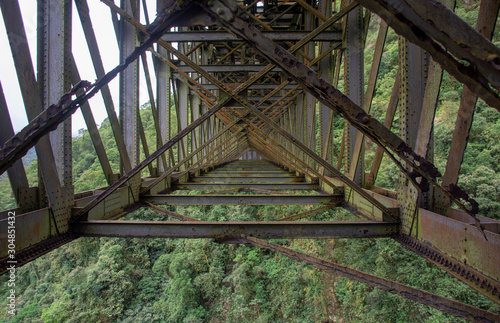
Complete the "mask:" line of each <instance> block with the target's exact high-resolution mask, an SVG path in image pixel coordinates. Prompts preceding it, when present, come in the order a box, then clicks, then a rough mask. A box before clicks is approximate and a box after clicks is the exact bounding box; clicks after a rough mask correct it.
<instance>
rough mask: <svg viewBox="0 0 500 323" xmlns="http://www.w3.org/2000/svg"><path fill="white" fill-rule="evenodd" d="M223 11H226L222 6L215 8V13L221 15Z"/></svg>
mask: <svg viewBox="0 0 500 323" xmlns="http://www.w3.org/2000/svg"><path fill="white" fill-rule="evenodd" d="M225 13H226V11H225V10H224V8H221V7H219V8H217V14H218V15H219V16H222V15H224V14H225Z"/></svg>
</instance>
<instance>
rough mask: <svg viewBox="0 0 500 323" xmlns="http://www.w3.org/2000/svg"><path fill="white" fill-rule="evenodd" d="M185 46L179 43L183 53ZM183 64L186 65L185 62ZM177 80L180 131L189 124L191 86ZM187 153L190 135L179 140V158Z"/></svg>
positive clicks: (182, 168)
mask: <svg viewBox="0 0 500 323" xmlns="http://www.w3.org/2000/svg"><path fill="white" fill-rule="evenodd" d="M181 29H182V28H181ZM185 46H186V44H185V43H181V44H179V51H180V52H181V53H183V54H184V53H185V52H186V51H187V50H186V49H185V48H184V47H185ZM182 65H184V63H183V64H182ZM176 81H177V83H176V85H177V100H178V104H177V106H176V108H177V120H178V124H177V131H178V132H180V131H181V130H182V129H184V128H186V127H187V126H188V109H189V87H188V86H187V84H186V83H184V82H181V81H180V80H176ZM187 155H188V136H186V137H185V138H182V139H181V141H180V142H179V151H178V157H179V160H183V159H184V158H185V157H186V156H187ZM186 166H189V165H183V166H181V168H180V169H179V171H184V170H185V169H186Z"/></svg>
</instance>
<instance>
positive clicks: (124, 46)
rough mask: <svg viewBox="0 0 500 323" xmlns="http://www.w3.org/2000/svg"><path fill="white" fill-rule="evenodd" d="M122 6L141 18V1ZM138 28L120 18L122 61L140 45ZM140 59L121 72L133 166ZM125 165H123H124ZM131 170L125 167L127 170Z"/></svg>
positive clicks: (136, 156) (136, 149)
mask: <svg viewBox="0 0 500 323" xmlns="http://www.w3.org/2000/svg"><path fill="white" fill-rule="evenodd" d="M121 8H122V9H123V10H125V11H126V12H127V13H128V14H130V15H131V16H133V17H134V18H136V19H139V10H140V9H139V8H140V7H139V1H138V0H121ZM138 41H139V40H138V35H137V31H136V28H135V27H134V26H132V25H130V24H129V23H128V22H127V21H126V20H125V19H123V18H122V19H120V62H123V61H124V60H125V58H126V57H128V56H129V55H130V54H131V53H132V52H133V51H134V49H135V47H136V46H137V45H138ZM138 73H139V61H138V60H136V61H135V62H133V63H132V64H130V65H129V66H128V67H127V68H126V69H125V70H124V71H123V72H122V73H120V124H121V128H122V133H123V137H124V140H125V146H126V148H127V152H128V155H129V158H130V164H131V166H132V167H134V166H135V165H137V164H138V163H139V157H140V154H139V133H138V131H137V122H138V121H137V114H138V109H139V74H138ZM122 167H123V165H122ZM128 171H129V170H127V169H125V172H128Z"/></svg>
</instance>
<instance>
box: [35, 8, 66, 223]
mask: <svg viewBox="0 0 500 323" xmlns="http://www.w3.org/2000/svg"><path fill="white" fill-rule="evenodd" d="M71 8H72V2H71V0H45V1H41V2H39V3H38V9H39V12H38V27H39V30H38V40H37V43H38V55H39V56H38V77H37V79H38V87H39V89H40V94H41V100H42V107H48V106H50V105H51V104H53V103H56V102H58V101H59V100H60V98H61V97H62V95H63V94H64V93H66V92H67V91H69V89H70V87H71V59H72V58H71V56H70V55H71V21H72V20H71V19H72V16H71ZM49 138H50V142H51V146H52V152H53V156H54V162H55V167H56V170H57V175H58V177H57V180H58V181H59V183H60V187H61V193H60V194H61V195H60V196H59V197H56V196H52V198H51V197H50V195H51V193H49V192H52V191H54V190H57V188H54V187H52V185H53V184H50V183H49V182H47V181H46V179H45V178H44V180H43V183H44V185H43V186H41V187H42V190H41V191H42V192H43V190H45V192H46V194H47V196H48V197H49V199H48V202H49V206H50V208H51V210H52V212H53V220H54V223H55V230H56V232H57V233H61V232H65V231H67V229H68V219H69V215H68V208H69V207H70V206H72V205H73V204H74V188H73V157H72V136H71V118H68V119H66V120H65V121H64V122H63V123H62V124H60V125H59V126H58V127H57V129H56V130H55V131H53V132H51V133H50V134H49ZM38 158H45V156H40V155H38ZM43 176H46V174H45V173H44V174H43ZM42 194H43V193H42Z"/></svg>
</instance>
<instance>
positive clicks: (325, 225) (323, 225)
mask: <svg viewBox="0 0 500 323" xmlns="http://www.w3.org/2000/svg"><path fill="white" fill-rule="evenodd" d="M73 230H74V231H75V232H77V233H78V234H81V235H84V236H91V237H129V238H220V237H241V236H242V235H244V236H250V237H258V238H265V239H278V238H309V239H318V238H341V237H342V238H369V237H370V238H374V237H389V236H393V235H396V234H398V225H397V224H396V223H387V222H285V221H283V222H201V221H196V222H188V221H186V222H167V221H84V222H80V223H77V224H75V225H74V227H73Z"/></svg>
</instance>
